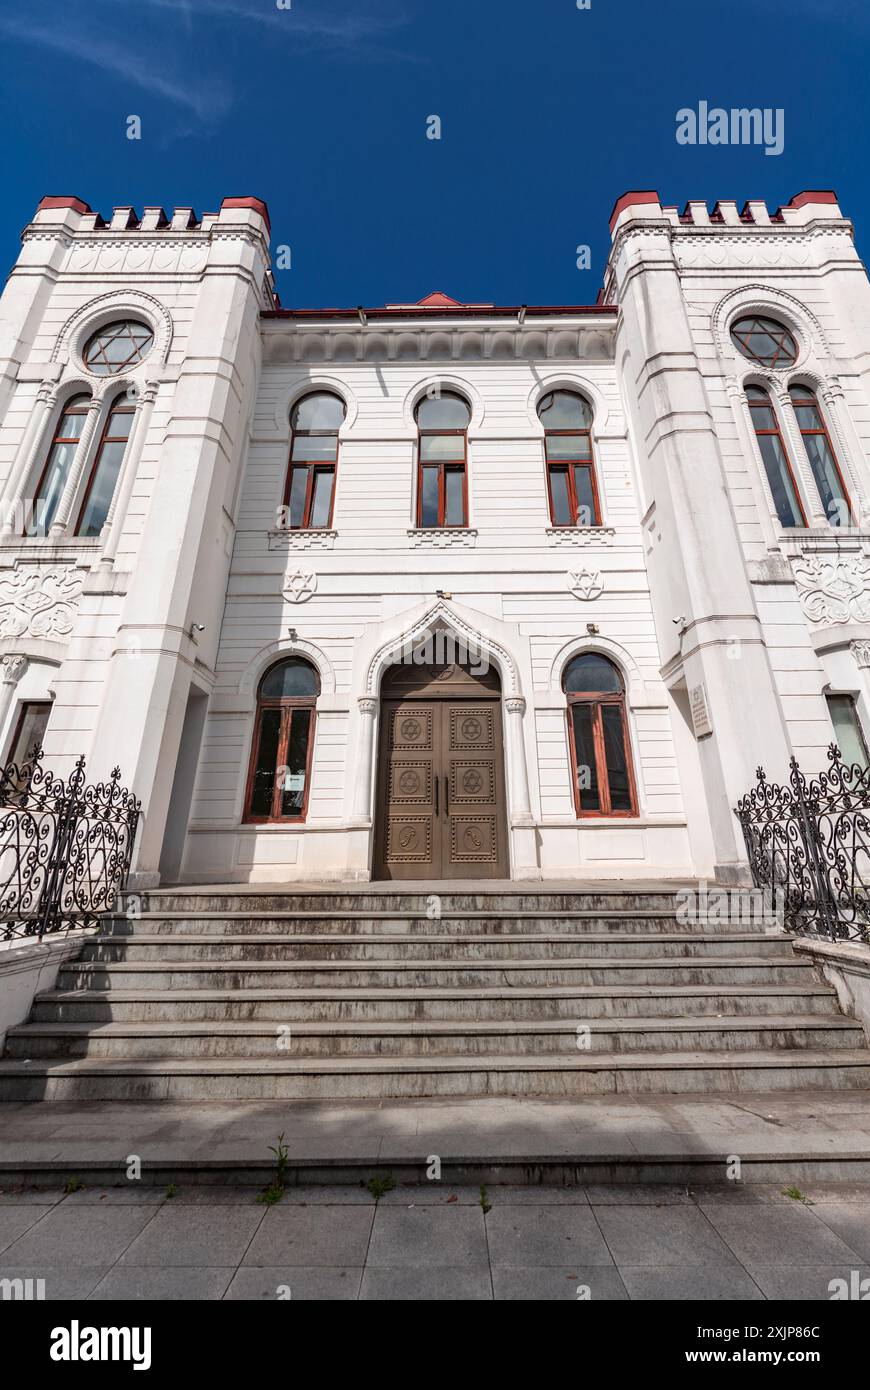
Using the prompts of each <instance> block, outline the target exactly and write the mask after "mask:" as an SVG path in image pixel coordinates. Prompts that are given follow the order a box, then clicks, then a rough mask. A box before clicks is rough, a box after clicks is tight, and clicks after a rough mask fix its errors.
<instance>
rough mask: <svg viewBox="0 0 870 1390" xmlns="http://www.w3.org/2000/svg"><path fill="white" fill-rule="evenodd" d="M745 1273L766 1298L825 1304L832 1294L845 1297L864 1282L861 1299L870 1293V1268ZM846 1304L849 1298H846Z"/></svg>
mask: <svg viewBox="0 0 870 1390" xmlns="http://www.w3.org/2000/svg"><path fill="white" fill-rule="evenodd" d="M748 1272H749V1274H751V1276H752V1278H753V1279H754V1280H755V1282H756V1284H757V1285H758V1287H759V1288H760V1289H761V1291H762V1293H763V1294H764V1296H765V1298H768V1299H771V1300H786V1299H788V1300H791V1299H796V1300H799V1301H800V1302H812V1303H828V1302H830V1301H832V1300H833V1299H834V1294H835V1293H840V1294H841V1296H842V1294H843V1292H844V1291H845V1293H846V1294H847V1295H848V1294H849V1291H850V1290H852V1289H854V1288H855V1285H856V1281H857V1283H858V1285H859V1286H860V1284H861V1283H863V1281H865V1280H866V1281H867V1282H866V1284H865V1285H864V1289H863V1292H860V1297H861V1298H862V1299H864V1298H866V1297H867V1294H868V1293H870V1266H867V1265H860V1264H851V1265H785V1266H783V1265H750V1266H749V1267H748ZM847 1301H849V1300H848V1298H847Z"/></svg>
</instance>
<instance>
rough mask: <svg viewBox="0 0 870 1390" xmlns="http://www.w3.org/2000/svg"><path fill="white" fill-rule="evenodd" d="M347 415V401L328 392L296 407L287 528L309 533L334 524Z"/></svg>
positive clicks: (286, 498) (292, 420)
mask: <svg viewBox="0 0 870 1390" xmlns="http://www.w3.org/2000/svg"><path fill="white" fill-rule="evenodd" d="M344 415H345V408H344V401H343V400H341V398H340V397H339V396H334V395H332V393H331V392H328V391H318V392H316V393H315V394H313V395H310V396H304V397H303V398H302V400H301V401H297V403H296V405H295V406H294V407H293V412H292V414H291V416H290V428H291V431H292V437H291V440H290V464H289V467H288V469H287V486H286V488H285V490H284V517H285V521H284V526H285V528H289V529H291V530H293V531H308V530H318V529H324V528H327V527H329V526H330V525H331V524H332V508H333V501H334V496H335V470H336V465H337V463H338V431H339V429H340V428H341V423H342V421H343V419H344Z"/></svg>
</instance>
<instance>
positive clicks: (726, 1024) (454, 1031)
mask: <svg viewBox="0 0 870 1390" xmlns="http://www.w3.org/2000/svg"><path fill="white" fill-rule="evenodd" d="M6 1041H7V1054H8V1056H9V1057H16V1058H25V1057H29V1058H43V1057H62V1058H67V1059H73V1058H78V1057H90V1058H124V1057H126V1058H128V1059H130V1060H141V1059H143V1058H152V1059H156V1058H170V1059H171V1058H178V1059H184V1058H188V1057H202V1058H212V1057H239V1058H246V1057H275V1056H276V1055H290V1056H293V1057H364V1056H378V1057H387V1056H389V1057H420V1056H442V1055H449V1054H461V1055H475V1054H484V1055H486V1054H489V1055H496V1054H497V1055H500V1056H501V1055H505V1054H513V1055H519V1056H539V1055H542V1054H545V1053H546V1054H550V1053H558V1054H565V1053H567V1052H570V1051H582V1050H588V1051H589V1052H592V1053H598V1052H605V1053H610V1052H620V1053H625V1052H650V1051H665V1052H706V1051H711V1050H716V1049H719V1048H725V1049H726V1050H728V1051H730V1052H735V1051H746V1050H751V1051H766V1050H770V1049H773V1048H797V1049H810V1050H820V1049H823V1048H851V1049H856V1048H860V1047H861V1046H862V1044H863V1042H864V1034H863V1030H862V1029H861V1027H860V1025H859V1024H857V1023H855V1022H854V1021H853V1020H851V1019H846V1018H841V1017H840V1016H839V1015H834V1014H832V1015H829V1016H819V1015H812V1014H810V1015H805V1016H796V1015H793V1016H788V1015H785V1016H770V1017H763V1016H762V1017H753V1016H747V1017H743V1018H739V1017H733V1018H722V1017H714V1018H694V1019H692V1018H636V1019H622V1020H617V1019H612V1018H610V1019H602V1020H601V1021H600V1022H598V1023H596V1024H595V1026H594V1027H593V1028H591V1030H590V1033H589V1036H588V1038H580V1039H578V1030H577V1026H576V1025H575V1024H574V1022H573V1021H571V1020H567V1019H552V1020H549V1021H545V1022H535V1021H526V1022H523V1021H521V1020H510V1021H506V1022H497V1021H490V1022H470V1021H462V1022H455V1023H437V1022H436V1023H433V1022H416V1021H404V1022H403V1021H392V1022H391V1021H389V1020H384V1021H379V1022H371V1023H367V1022H357V1023H325V1022H313V1023H294V1024H293V1025H292V1029H288V1028H287V1027H286V1026H284V1025H281V1026H278V1027H276V1025H275V1024H274V1023H273V1024H271V1025H270V1024H269V1023H268V1022H266V1021H263V1022H260V1023H256V1022H254V1023H245V1022H236V1023H234V1022H227V1021H223V1022H211V1023H192V1022H176V1023H104V1024H96V1023H31V1024H27V1025H23V1026H21V1027H17V1028H12V1029H10V1030H9V1032H8V1034H7V1039H6ZM581 1042H582V1043H583V1047H581V1046H580V1043H581Z"/></svg>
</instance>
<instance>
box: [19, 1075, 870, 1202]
mask: <svg viewBox="0 0 870 1390" xmlns="http://www.w3.org/2000/svg"><path fill="white" fill-rule="evenodd" d="M681 1098H682V1096H681ZM168 1103H171V1102H168ZM42 1104H44V1105H49V1106H50V1105H52V1104H54V1102H52V1101H43V1102H42ZM283 1104H284V1105H286V1106H288V1107H289V1106H292V1105H308V1104H309V1102H307V1101H285V1102H283ZM436 1142H437V1141H436ZM52 1147H56V1145H52ZM167 1147H168V1146H166V1145H164V1146H163V1148H164V1152H165V1149H166V1148H167ZM425 1147H426V1145H422V1146H421V1152H420V1156H419V1157H418V1158H414V1157H413V1156H409V1154H408V1153H407V1151H406V1152H404V1153H401V1152H396V1153H395V1154H393V1155H392V1156H391V1155H390V1153H389V1151H387V1152H386V1153H381V1154H379V1155H378V1156H377V1157H374V1156H373V1155H371V1154H361V1155H359V1156H358V1157H354V1156H353V1155H342V1157H340V1158H336V1157H334V1156H333V1155H331V1154H330V1155H327V1156H324V1157H322V1158H318V1157H316V1156H308V1157H305V1158H295V1157H292V1156H291V1157H289V1158H288V1160H287V1164H286V1169H285V1186H286V1187H287V1188H288V1189H292V1188H294V1187H316V1186H327V1185H328V1186H339V1185H347V1186H353V1187H355V1188H359V1186H360V1184H361V1183H366V1182H368V1181H369V1179H371V1178H372V1177H375V1176H377V1175H382V1176H386V1175H387V1174H389V1175H390V1176H391V1177H392V1178H393V1179H394V1181H395V1182H396V1183H397V1184H398V1185H400V1186H401V1187H406V1186H407V1187H408V1188H413V1187H424V1186H425V1187H426V1188H430V1187H431V1183H430V1182H428V1181H427V1179H426V1178H425V1172H426V1167H427V1164H428V1158H427V1156H426V1155H424V1153H423V1149H424V1148H425ZM429 1147H431V1145H430V1146H429ZM438 1148H439V1158H440V1160H441V1185H442V1187H444V1188H449V1187H451V1186H454V1187H458V1186H463V1187H477V1186H479V1185H480V1184H486V1185H487V1186H488V1187H492V1188H495V1189H498V1187H499V1186H502V1185H504V1186H511V1187H536V1186H540V1185H541V1184H545V1183H546V1184H550V1185H554V1186H559V1187H581V1186H592V1185H595V1186H601V1185H607V1186H609V1185H625V1186H626V1187H628V1186H629V1185H631V1186H635V1185H637V1184H640V1183H643V1184H659V1185H662V1186H663V1185H665V1184H669V1185H673V1184H679V1185H680V1186H683V1185H688V1186H690V1187H691V1186H696V1187H710V1188H711V1189H712V1190H716V1189H721V1187H722V1174H723V1172H724V1171H725V1165H726V1163H727V1161H728V1159H729V1158H730V1154H726V1153H725V1151H724V1150H723V1152H722V1153H721V1154H719V1153H713V1152H711V1153H701V1154H699V1153H697V1152H694V1151H690V1150H681V1149H679V1148H677V1147H676V1146H675V1147H674V1149H673V1150H672V1151H671V1152H670V1153H665V1152H662V1153H645V1152H644V1150H643V1149H642V1148H639V1149H638V1151H637V1152H636V1153H633V1154H630V1155H629V1154H626V1153H624V1152H619V1151H618V1150H617V1151H615V1152H613V1153H602V1152H600V1151H596V1152H594V1153H586V1152H584V1149H583V1137H582V1135H578V1138H577V1150H576V1153H573V1154H570V1155H569V1154H565V1153H562V1154H548V1153H546V1152H541V1153H530V1152H528V1151H527V1152H521V1153H517V1154H503V1153H501V1152H498V1153H495V1154H493V1153H491V1152H490V1153H487V1152H486V1151H483V1152H481V1153H479V1154H462V1153H459V1154H454V1155H450V1154H446V1153H445V1152H444V1146H443V1145H441V1144H439V1145H438ZM740 1165H741V1182H740V1186H741V1187H749V1186H752V1185H754V1184H769V1183H783V1182H789V1183H790V1184H792V1185H797V1186H805V1185H808V1184H810V1183H813V1182H826V1183H829V1182H843V1183H856V1182H868V1181H870V1149H868V1150H861V1149H854V1150H848V1151H845V1152H833V1153H831V1152H829V1151H826V1150H815V1149H806V1150H801V1151H799V1152H797V1153H794V1154H789V1153H786V1154H783V1153H782V1152H781V1151H778V1150H773V1151H770V1150H764V1149H762V1150H759V1151H758V1152H755V1153H752V1152H750V1153H747V1152H746V1145H745V1144H741V1153H740ZM128 1167H129V1162H128V1159H127V1157H121V1158H118V1159H117V1160H115V1161H114V1162H113V1161H112V1160H111V1159H106V1158H82V1157H80V1156H76V1157H74V1158H71V1159H70V1158H67V1157H65V1156H64V1154H63V1153H59V1154H54V1155H53V1156H52V1157H51V1158H47V1159H39V1158H33V1159H28V1160H26V1161H25V1160H22V1159H0V1187H5V1188H12V1187H16V1186H25V1187H29V1188H46V1189H48V1188H56V1187H57V1186H58V1185H62V1183H63V1182H65V1181H66V1180H67V1179H68V1178H69V1177H70V1175H71V1174H75V1175H76V1176H77V1177H78V1178H79V1179H80V1180H82V1179H84V1180H85V1183H84V1185H85V1186H86V1187H90V1188H104V1187H118V1186H121V1187H126V1186H127V1185H128V1182H129V1179H128V1178H127V1170H128ZM274 1174H275V1160H274V1158H259V1157H257V1158H254V1157H252V1156H250V1155H249V1154H245V1153H244V1152H242V1151H241V1150H240V1151H239V1154H238V1156H237V1157H236V1158H228V1157H226V1156H224V1157H222V1158H183V1157H177V1158H173V1157H172V1156H171V1155H170V1156H162V1157H160V1158H149V1159H148V1162H147V1163H145V1164H144V1165H143V1167H142V1175H141V1178H139V1179H138V1183H139V1186H141V1187H166V1186H168V1185H169V1184H170V1183H173V1184H174V1185H175V1186H178V1187H181V1186H184V1187H218V1186H236V1187H240V1188H244V1187H250V1188H251V1189H252V1192H251V1198H252V1200H253V1196H254V1191H255V1190H259V1189H260V1188H262V1187H263V1186H264V1185H266V1184H267V1183H269V1182H270V1180H271V1179H272V1178H274ZM728 1187H729V1190H733V1187H734V1184H733V1183H729V1184H728ZM409 1196H410V1193H409Z"/></svg>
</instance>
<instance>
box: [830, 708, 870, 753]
mask: <svg viewBox="0 0 870 1390" xmlns="http://www.w3.org/2000/svg"><path fill="white" fill-rule="evenodd" d="M825 699H826V700H827V702H828V713H829V714H830V716H831V723H832V724H833V726H834V741H835V742H836V743H837V745H838V747H839V749H840V752H841V753H842V755H843V762H844V763H846V765H847V766H848V767H851V766H852V764H853V763H857V764H858V766H859V767H870V760H868V757H867V744H866V743H865V742H864V733H863V730H862V728H861V722H860V720H859V719H858V710H857V709H856V707H855V701H854V700H853V698H852V696H851V695H826V696H825Z"/></svg>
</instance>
